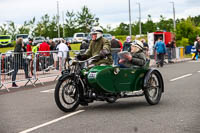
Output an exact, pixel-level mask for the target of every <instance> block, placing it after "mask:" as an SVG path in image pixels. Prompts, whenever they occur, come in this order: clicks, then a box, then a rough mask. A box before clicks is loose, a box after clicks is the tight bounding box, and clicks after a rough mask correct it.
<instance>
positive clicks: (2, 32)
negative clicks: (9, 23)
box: [0, 24, 8, 35]
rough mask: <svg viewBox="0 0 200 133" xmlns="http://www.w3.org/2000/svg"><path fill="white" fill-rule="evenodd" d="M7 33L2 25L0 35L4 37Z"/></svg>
mask: <svg viewBox="0 0 200 133" xmlns="http://www.w3.org/2000/svg"><path fill="white" fill-rule="evenodd" d="M7 33H8V30H7V28H6V24H3V25H1V26H0V34H2V35H6V34H7Z"/></svg>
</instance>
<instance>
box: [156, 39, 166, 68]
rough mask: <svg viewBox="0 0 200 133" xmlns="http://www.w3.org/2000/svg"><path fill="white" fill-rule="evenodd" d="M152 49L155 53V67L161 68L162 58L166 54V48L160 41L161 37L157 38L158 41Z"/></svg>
mask: <svg viewBox="0 0 200 133" xmlns="http://www.w3.org/2000/svg"><path fill="white" fill-rule="evenodd" d="M154 48H155V49H156V52H157V67H159V66H161V67H163V64H164V56H165V53H166V46H165V43H164V42H163V41H162V37H159V38H158V41H157V42H156V44H155V46H154Z"/></svg>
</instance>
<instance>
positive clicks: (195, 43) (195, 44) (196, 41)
mask: <svg viewBox="0 0 200 133" xmlns="http://www.w3.org/2000/svg"><path fill="white" fill-rule="evenodd" d="M199 38H200V37H197V38H196V40H195V42H194V47H195V49H196V52H195V55H194V57H193V58H192V60H195V58H196V56H197V54H198V50H197V47H196V46H197V43H198V40H199Z"/></svg>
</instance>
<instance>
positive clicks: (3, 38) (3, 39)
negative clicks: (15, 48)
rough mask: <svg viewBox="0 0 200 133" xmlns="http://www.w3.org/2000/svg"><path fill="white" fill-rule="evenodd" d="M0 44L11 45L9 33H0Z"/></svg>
mask: <svg viewBox="0 0 200 133" xmlns="http://www.w3.org/2000/svg"><path fill="white" fill-rule="evenodd" d="M0 46H1V47H3V46H4V47H6V46H12V39H11V36H10V35H0Z"/></svg>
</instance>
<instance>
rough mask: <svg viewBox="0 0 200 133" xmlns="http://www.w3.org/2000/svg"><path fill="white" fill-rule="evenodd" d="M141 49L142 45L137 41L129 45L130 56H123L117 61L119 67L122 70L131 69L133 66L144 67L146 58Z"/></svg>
mask: <svg viewBox="0 0 200 133" xmlns="http://www.w3.org/2000/svg"><path fill="white" fill-rule="evenodd" d="M143 48H144V47H143V43H142V42H141V41H139V40H135V41H134V42H133V43H131V48H130V54H124V55H123V58H121V59H120V60H119V66H120V67H122V68H127V67H131V66H133V65H136V66H144V65H145V63H146V56H145V53H144V51H143ZM119 54H120V53H119Z"/></svg>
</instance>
